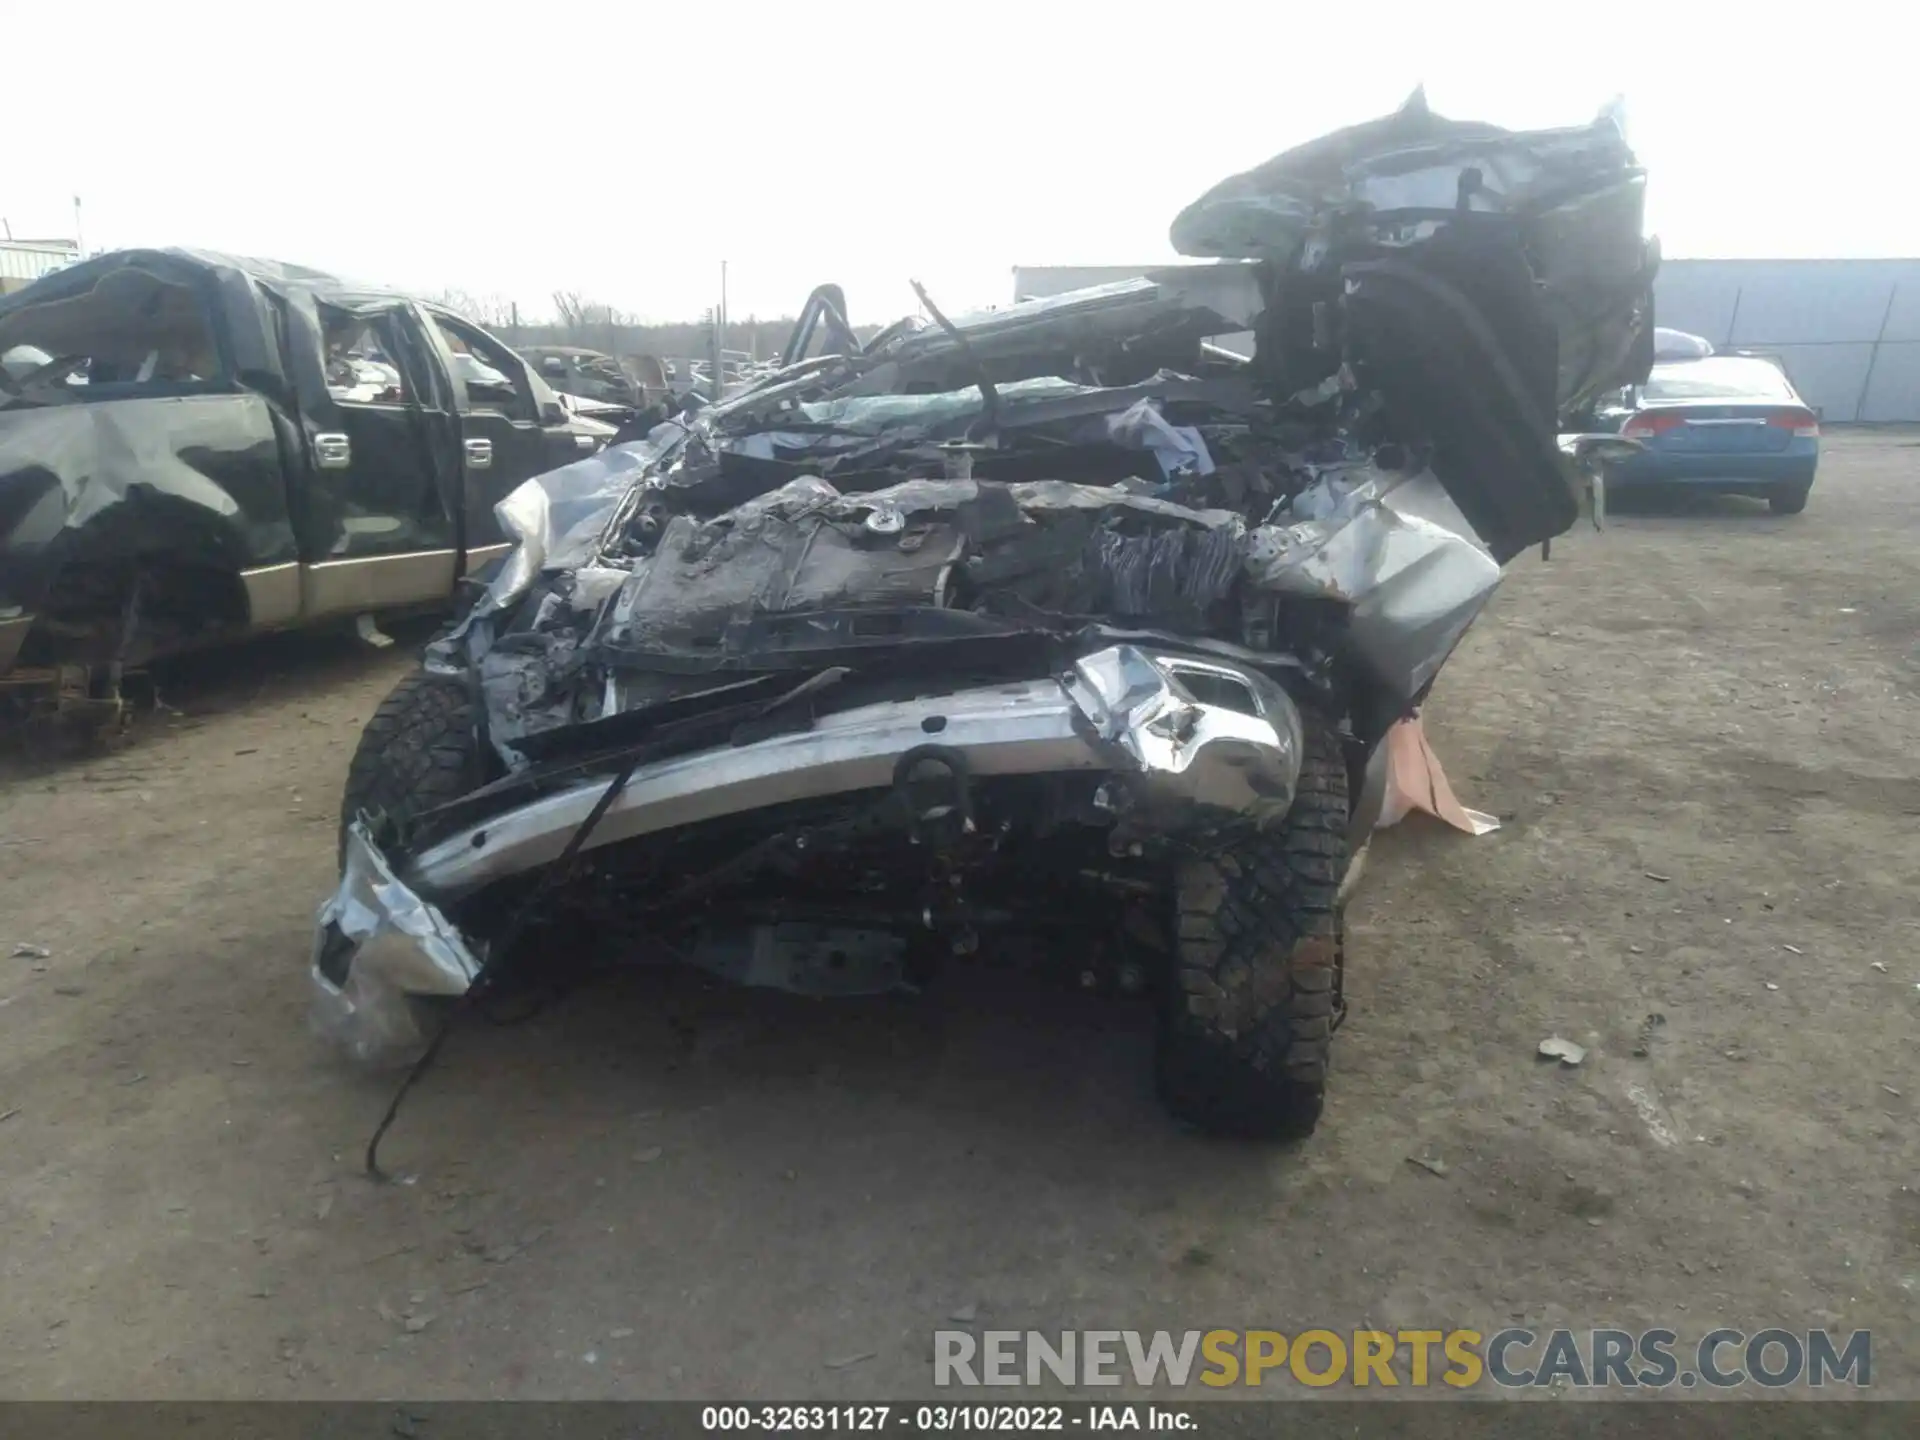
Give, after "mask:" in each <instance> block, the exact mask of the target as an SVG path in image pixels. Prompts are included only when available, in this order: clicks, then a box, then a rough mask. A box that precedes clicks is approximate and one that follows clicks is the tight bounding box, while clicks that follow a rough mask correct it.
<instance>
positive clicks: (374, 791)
mask: <svg viewBox="0 0 1920 1440" xmlns="http://www.w3.org/2000/svg"><path fill="white" fill-rule="evenodd" d="M476 750H477V741H476V739H475V735H474V724H473V702H472V700H471V698H470V697H469V695H468V693H467V689H466V687H465V686H464V685H462V684H461V683H460V682H459V681H458V680H455V679H452V678H450V677H447V676H443V675H434V674H431V673H429V672H428V671H425V670H415V671H413V672H412V673H411V674H409V675H406V676H403V677H402V678H401V680H400V683H399V684H397V685H395V686H394V687H393V690H392V691H391V692H390V693H389V694H388V696H387V698H386V699H385V700H382V701H381V702H380V708H379V709H377V710H375V711H374V712H373V718H372V719H370V720H368V721H367V724H366V728H365V729H364V730H362V731H361V732H360V743H359V745H358V746H357V747H356V748H355V750H354V752H353V760H352V763H350V764H349V765H348V766H347V784H346V789H345V791H344V793H343V794H342V795H341V798H340V835H341V842H342V844H344V843H345V839H346V832H347V826H348V825H349V824H350V823H352V821H353V820H354V818H355V817H356V816H358V815H360V814H361V813H362V812H365V813H367V814H370V815H371V814H384V815H386V816H388V817H389V818H390V819H393V820H396V821H405V820H407V819H410V818H411V817H412V816H414V815H418V814H420V813H422V812H423V811H426V810H431V809H433V808H434V807H435V806H438V805H444V804H446V803H447V802H448V801H451V800H457V799H459V798H460V797H461V796H462V795H464V794H466V793H467V792H468V791H469V790H472V789H474V788H475V787H476V786H477V785H478V784H479V783H480V778H481V777H480V775H479V768H480V766H479V756H478V754H477V753H476Z"/></svg>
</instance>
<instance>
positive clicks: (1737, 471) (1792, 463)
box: [1607, 442, 1820, 490]
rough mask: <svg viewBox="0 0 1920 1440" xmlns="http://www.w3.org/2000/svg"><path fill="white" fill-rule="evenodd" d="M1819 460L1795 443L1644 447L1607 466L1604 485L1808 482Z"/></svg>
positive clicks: (1618, 487)
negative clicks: (1776, 447) (1720, 448)
mask: <svg viewBox="0 0 1920 1440" xmlns="http://www.w3.org/2000/svg"><path fill="white" fill-rule="evenodd" d="M1808 443H1809V445H1810V444H1811V443H1812V442H1808ZM1819 463H1820V457H1819V455H1818V454H1817V453H1812V454H1810V453H1806V452H1804V451H1801V450H1799V448H1798V442H1796V448H1795V449H1793V450H1783V451H1780V452H1779V453H1777V454H1758V455H1757V454H1744V455H1743V454H1738V453H1733V454H1714V453H1712V452H1711V451H1692V452H1679V451H1676V452H1666V451H1659V450H1643V451H1642V452H1641V453H1640V454H1638V455H1636V456H1634V457H1633V458H1632V459H1631V460H1626V461H1622V462H1620V463H1618V464H1616V465H1610V466H1608V467H1607V485H1608V486H1609V488H1612V489H1616V490H1627V489H1632V488H1633V487H1635V486H1643V485H1697V486H1700V487H1702V488H1705V489H1713V488H1716V487H1717V488H1721V489H1727V490H1738V489H1742V488H1746V487H1764V486H1769V485H1807V484H1811V483H1812V482H1813V474H1814V470H1815V469H1816V468H1817V467H1818V465H1819Z"/></svg>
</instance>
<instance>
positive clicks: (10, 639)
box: [0, 615, 34, 674]
mask: <svg viewBox="0 0 1920 1440" xmlns="http://www.w3.org/2000/svg"><path fill="white" fill-rule="evenodd" d="M33 620H34V617H33V616H31V615H16V616H13V617H11V618H9V619H6V620H0V674H5V673H6V672H7V671H9V670H11V669H12V668H13V662H14V661H15V660H18V659H19V658H20V647H21V646H22V645H25V644H26V643H27V632H28V631H29V630H31V629H33Z"/></svg>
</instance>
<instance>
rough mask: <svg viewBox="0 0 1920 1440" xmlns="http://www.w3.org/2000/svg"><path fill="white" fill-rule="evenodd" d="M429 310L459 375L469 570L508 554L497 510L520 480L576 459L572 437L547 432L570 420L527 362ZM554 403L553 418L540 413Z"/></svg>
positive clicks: (473, 328)
mask: <svg viewBox="0 0 1920 1440" xmlns="http://www.w3.org/2000/svg"><path fill="white" fill-rule="evenodd" d="M423 313H424V314H425V315H426V317H427V321H428V324H429V325H430V326H431V328H432V331H433V336H434V340H435V342H436V344H437V345H438V346H439V348H440V349H441V351H442V352H443V353H442V359H443V362H444V364H445V366H446V369H447V372H448V373H449V374H450V375H452V377H453V391H454V397H455V399H454V403H455V406H456V407H457V410H458V413H459V420H460V450H461V469H462V472H463V474H464V483H463V486H462V492H463V498H462V501H461V512H462V519H463V521H464V525H465V532H464V533H465V536H466V542H467V550H468V560H467V563H468V568H470V569H471V568H473V567H474V566H476V565H480V564H483V563H485V562H486V561H487V560H489V559H491V558H493V557H494V556H495V555H499V554H503V553H505V551H506V549H507V544H506V534H505V532H504V531H502V530H501V528H500V522H499V521H498V520H496V519H495V518H494V514H493V507H494V506H495V505H497V504H499V502H500V501H501V500H503V499H504V498H506V496H507V495H508V494H510V493H511V492H512V491H513V490H514V489H516V488H517V487H518V486H519V484H520V482H521V481H523V480H530V479H532V478H533V477H534V476H535V475H541V474H544V473H546V472H547V471H548V470H552V469H555V468H557V467H558V466H561V465H564V464H566V463H567V462H568V461H569V460H572V459H573V458H575V457H574V454H573V453H572V452H573V438H572V436H571V434H563V435H562V436H561V443H558V444H556V442H555V440H554V438H553V437H552V436H551V435H550V434H549V433H548V430H549V428H552V429H555V430H561V431H564V429H565V420H566V417H565V415H564V414H563V413H562V412H561V411H560V409H559V405H558V402H557V401H554V400H553V399H552V396H551V392H550V391H548V390H547V388H546V386H544V385H541V384H538V383H536V382H535V380H534V378H533V375H532V373H531V372H530V371H529V370H528V369H527V365H526V362H525V361H524V360H522V359H521V358H520V357H519V356H518V355H516V354H514V353H513V351H511V350H509V349H508V348H507V347H506V346H505V345H503V344H501V343H500V342H499V341H498V340H496V339H494V338H493V336H491V335H489V334H487V332H486V331H484V330H482V329H481V328H480V327H479V326H477V325H473V324H469V323H468V322H467V321H465V320H462V319H460V318H458V317H457V316H454V315H449V314H447V313H446V312H445V311H441V310H426V311H423ZM548 405H550V406H551V407H552V413H551V414H542V413H541V412H542V409H543V408H546V406H548Z"/></svg>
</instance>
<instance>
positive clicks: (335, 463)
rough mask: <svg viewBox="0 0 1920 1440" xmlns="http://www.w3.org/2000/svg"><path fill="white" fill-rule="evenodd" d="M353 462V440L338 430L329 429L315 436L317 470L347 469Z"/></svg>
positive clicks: (314, 452) (314, 446)
mask: <svg viewBox="0 0 1920 1440" xmlns="http://www.w3.org/2000/svg"><path fill="white" fill-rule="evenodd" d="M352 464H353V441H352V440H351V439H350V438H348V437H347V436H346V435H345V434H344V433H342V432H341V431H338V430H327V431H324V432H322V433H321V434H318V435H316V436H314V437H313V465H314V468H315V469H316V470H345V469H348V468H349V467H351V466H352Z"/></svg>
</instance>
